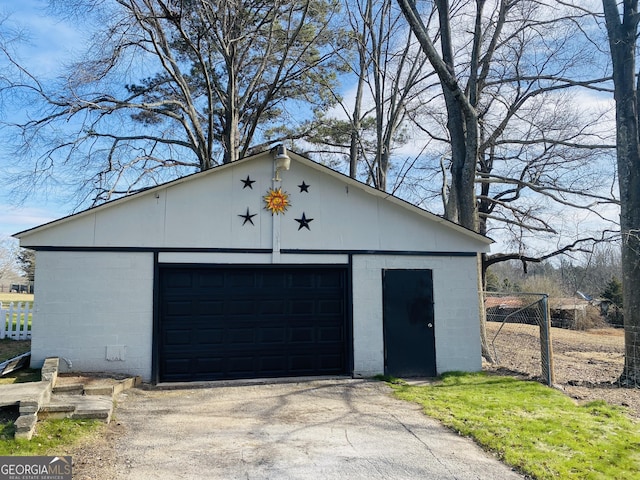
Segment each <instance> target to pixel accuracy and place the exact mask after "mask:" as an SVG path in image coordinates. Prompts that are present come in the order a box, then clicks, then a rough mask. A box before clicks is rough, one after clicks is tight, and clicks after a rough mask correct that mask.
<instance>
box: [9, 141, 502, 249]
mask: <svg viewBox="0 0 640 480" xmlns="http://www.w3.org/2000/svg"><path fill="white" fill-rule="evenodd" d="M287 153H288V154H289V156H290V157H291V159H292V160H293V161H295V162H298V163H300V164H302V165H304V166H306V167H308V168H310V169H312V170H315V171H316V172H318V173H320V174H322V175H328V176H329V177H331V178H334V179H336V180H338V181H339V182H342V183H343V184H346V186H347V188H348V187H353V188H356V189H358V190H359V191H361V192H364V193H365V194H366V195H368V196H371V197H373V198H377V199H380V200H382V201H383V202H388V203H390V204H394V205H397V206H399V207H401V208H402V209H406V210H409V211H410V212H413V213H414V214H417V215H419V216H421V217H423V218H425V219H427V220H429V221H431V222H436V223H437V224H439V225H441V226H442V227H444V228H446V229H449V230H451V231H454V232H457V234H460V235H463V236H465V237H467V239H468V240H471V241H472V242H474V243H477V244H479V245H481V246H482V247H481V248H480V249H481V250H484V249H485V248H486V246H487V245H489V244H491V243H493V240H491V239H490V238H488V237H485V236H483V235H480V234H478V233H476V232H474V231H472V230H469V229H467V228H464V227H462V226H460V225H458V224H456V223H454V222H451V221H449V220H447V219H445V218H443V217H441V216H439V215H436V214H433V213H431V212H428V211H427V210H424V209H422V208H420V207H418V206H416V205H414V204H412V203H410V202H407V201H405V200H403V199H400V198H398V197H396V196H394V195H392V194H390V193H387V192H384V191H381V190H377V189H375V188H373V187H371V186H369V185H367V184H365V183H362V182H360V181H358V180H355V179H353V178H351V177H349V176H347V175H344V174H342V173H340V172H337V171H335V170H333V169H331V168H329V167H327V166H325V165H321V164H319V163H317V162H314V161H312V160H310V159H308V158H307V157H304V156H302V155H300V154H297V153H295V152H293V151H288V152H287ZM272 158H273V153H272V151H265V152H261V153H258V154H255V155H251V156H248V157H245V158H242V159H240V160H238V161H236V162H232V163H229V164H223V165H218V166H216V167H213V168H211V169H209V170H206V171H203V172H196V173H193V174H191V175H186V176H184V177H180V178H178V179H175V180H172V181H169V182H166V183H163V184H160V185H157V186H154V187H150V188H147V189H145V190H142V191H139V192H136V193H133V194H130V195H127V196H124V197H121V198H118V199H115V200H111V201H108V202H105V203H103V204H100V205H98V206H95V207H91V208H88V209H86V210H83V211H81V212H77V213H74V214H71V215H68V216H65V217H62V218H60V219H57V220H53V221H51V222H48V223H45V224H42V225H39V226H36V227H33V228H30V229H27V230H23V231H21V232H18V233H15V234H14V235H13V237H15V238H17V239H20V240H22V239H27V238H28V237H31V236H33V235H36V234H40V233H43V232H46V231H47V230H50V229H54V228H56V229H57V228H59V227H62V226H64V225H65V224H66V223H68V222H72V221H75V220H77V219H81V218H82V217H85V216H88V215H92V214H95V213H98V212H102V211H105V210H108V209H113V208H115V207H121V206H124V205H126V204H127V203H129V202H132V201H134V200H136V199H139V198H141V197H144V196H154V195H155V196H156V198H157V195H158V192H161V191H163V190H165V189H167V188H168V187H175V186H178V185H181V184H183V183H186V182H191V181H194V180H196V179H203V178H206V177H208V176H210V175H220V174H221V173H223V172H225V171H226V170H228V169H233V168H235V167H238V166H241V165H243V164H249V163H251V162H258V161H260V160H267V159H269V160H270V159H272Z"/></svg>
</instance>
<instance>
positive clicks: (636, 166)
mask: <svg viewBox="0 0 640 480" xmlns="http://www.w3.org/2000/svg"><path fill="white" fill-rule="evenodd" d="M602 6H603V9H604V17H605V22H606V29H607V33H608V37H609V48H610V53H611V59H612V61H613V83H614V87H615V92H614V97H615V103H616V145H617V147H616V152H617V158H618V185H619V188H620V230H621V233H622V285H623V297H624V330H625V363H624V370H623V372H622V375H621V377H620V381H621V383H622V384H623V385H625V386H638V385H640V295H638V292H639V291H640V117H639V116H640V113H639V108H638V107H639V105H640V103H638V102H639V100H640V98H639V97H638V82H639V81H640V76H639V75H638V72H637V71H636V55H637V45H636V42H637V39H638V33H639V32H638V23H639V22H640V16H639V15H638V1H637V0H624V1H623V2H622V11H620V10H619V7H618V2H616V1H615V0H602Z"/></svg>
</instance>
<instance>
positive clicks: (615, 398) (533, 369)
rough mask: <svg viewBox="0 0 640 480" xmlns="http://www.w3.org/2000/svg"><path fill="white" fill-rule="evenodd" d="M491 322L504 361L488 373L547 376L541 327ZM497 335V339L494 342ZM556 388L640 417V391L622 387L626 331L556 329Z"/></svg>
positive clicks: (489, 331) (490, 333)
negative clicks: (541, 361) (541, 349)
mask: <svg viewBox="0 0 640 480" xmlns="http://www.w3.org/2000/svg"><path fill="white" fill-rule="evenodd" d="M500 325H501V324H499V323H494V322H489V323H488V324H487V334H488V340H489V343H490V344H492V342H493V345H495V353H496V354H497V360H498V363H497V364H495V365H489V364H485V365H484V368H485V370H487V371H496V372H498V373H510V374H517V375H522V376H524V377H527V378H532V379H541V378H542V377H541V372H542V370H541V367H540V342H539V334H538V327H537V326H533V325H524V324H505V325H504V327H503V328H502V329H501V331H500V333H499V334H497V336H496V332H497V331H498V329H499V327H500ZM494 338H495V341H494ZM551 340H552V350H553V355H552V358H553V366H554V368H553V369H554V373H555V382H554V384H555V386H556V387H558V388H560V389H561V390H562V391H564V392H565V393H566V394H567V395H569V396H571V397H573V398H575V399H576V400H578V401H581V402H587V401H592V400H604V401H606V402H608V403H610V404H612V405H620V406H623V407H627V408H628V411H629V413H630V414H631V415H633V416H635V417H637V418H640V389H637V388H636V389H630V388H620V387H619V386H618V385H617V380H618V377H619V376H620V374H621V373H622V368H623V366H624V331H623V330H622V329H614V328H604V329H594V330H587V331H575V330H566V329H561V328H552V329H551Z"/></svg>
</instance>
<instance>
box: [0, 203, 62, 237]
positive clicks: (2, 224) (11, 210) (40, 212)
mask: <svg viewBox="0 0 640 480" xmlns="http://www.w3.org/2000/svg"><path fill="white" fill-rule="evenodd" d="M61 216H63V214H61V213H60V212H59V211H56V210H55V209H47V208H41V207H28V206H27V207H15V206H11V205H8V204H3V203H0V238H5V237H10V236H11V235H13V234H14V233H18V232H21V231H23V230H28V229H30V228H33V227H37V226H38V225H42V224H43V223H47V222H50V221H52V220H55V219H57V218H60V217H61Z"/></svg>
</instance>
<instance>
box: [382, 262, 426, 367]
mask: <svg viewBox="0 0 640 480" xmlns="http://www.w3.org/2000/svg"><path fill="white" fill-rule="evenodd" d="M382 285H383V287H382V290H383V294H382V301H383V324H384V350H385V351H384V354H385V359H384V361H385V374H387V375H392V376H394V377H434V376H436V348H435V333H434V318H433V277H432V271H431V270H383V272H382Z"/></svg>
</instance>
